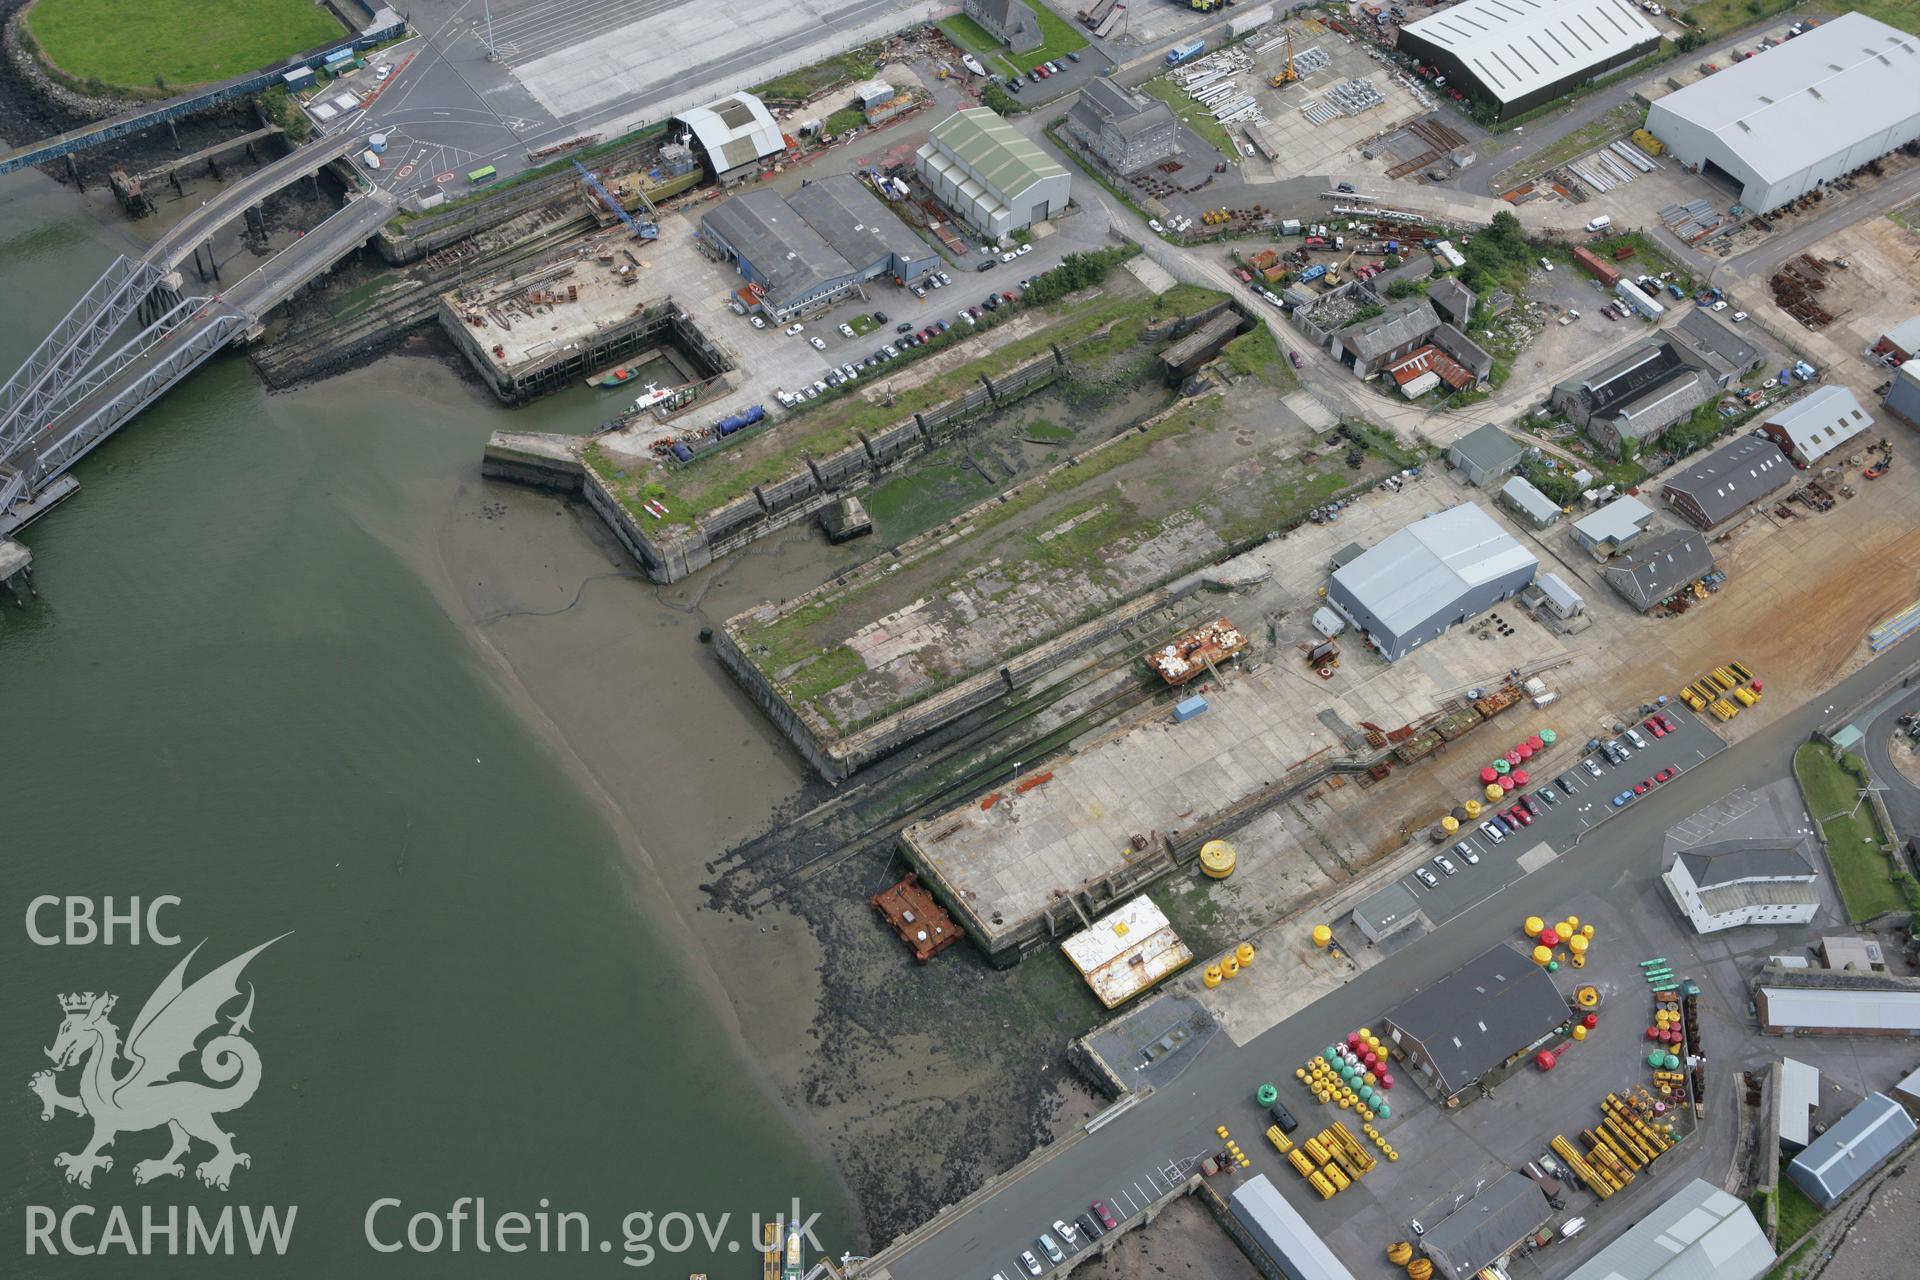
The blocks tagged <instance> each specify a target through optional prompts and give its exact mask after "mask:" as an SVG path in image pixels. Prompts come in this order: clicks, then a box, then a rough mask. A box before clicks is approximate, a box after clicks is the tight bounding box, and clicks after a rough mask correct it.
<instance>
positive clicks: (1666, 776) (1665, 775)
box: [1653, 765, 1680, 782]
mask: <svg viewBox="0 0 1920 1280" xmlns="http://www.w3.org/2000/svg"><path fill="white" fill-rule="evenodd" d="M1679 773H1680V771H1679V770H1678V769H1676V768H1674V767H1673V766H1672V765H1668V766H1667V767H1666V768H1664V769H1662V770H1661V771H1660V772H1658V773H1656V774H1654V775H1653V780H1654V781H1655V782H1672V781H1673V780H1674V778H1675V777H1677V776H1678V775H1679Z"/></svg>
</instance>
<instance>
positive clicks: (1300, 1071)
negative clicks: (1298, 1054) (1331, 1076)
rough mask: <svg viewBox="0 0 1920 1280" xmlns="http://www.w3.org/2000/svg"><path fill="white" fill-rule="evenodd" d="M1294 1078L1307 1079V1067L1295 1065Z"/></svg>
mask: <svg viewBox="0 0 1920 1280" xmlns="http://www.w3.org/2000/svg"><path fill="white" fill-rule="evenodd" d="M1293 1078H1294V1079H1295V1080H1305V1079H1306V1078H1307V1069H1306V1068H1305V1067H1295V1068H1294V1069H1293Z"/></svg>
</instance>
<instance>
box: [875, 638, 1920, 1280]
mask: <svg viewBox="0 0 1920 1280" xmlns="http://www.w3.org/2000/svg"><path fill="white" fill-rule="evenodd" d="M1916 662H1920V637H1916V638H1913V639H1909V640H1907V641H1905V642H1903V643H1902V644H1900V645H1898V646H1896V647H1895V648H1893V649H1892V650H1890V651H1888V652H1887V653H1886V654H1884V655H1882V656H1881V657H1879V658H1877V659H1875V660H1874V661H1873V662H1871V663H1869V664H1868V665H1867V666H1866V667H1864V668H1862V669H1861V670H1860V671H1859V672H1857V673H1855V674H1854V675H1852V676H1849V677H1848V678H1847V679H1845V680H1843V681H1841V682H1840V683H1839V684H1837V685H1836V686H1835V687H1834V688H1833V689H1831V690H1829V691H1828V693H1827V694H1825V695H1823V697H1822V699H1821V701H1820V704H1819V705H1816V704H1815V703H1811V702H1810V703H1807V704H1804V705H1802V706H1800V707H1798V708H1796V709H1794V710H1793V711H1792V712H1790V713H1788V714H1787V715H1786V716H1784V717H1782V718H1781V720H1780V721H1778V722H1777V723H1775V724H1774V725H1772V726H1770V727H1769V728H1767V729H1765V730H1762V731H1761V732H1760V733H1758V734H1756V735H1755V736H1754V737H1753V738H1751V739H1749V740H1748V741H1746V742H1743V743H1741V744H1739V745H1738V746H1734V747H1729V748H1726V749H1724V750H1722V751H1720V752H1718V753H1717V754H1713V755H1710V756H1709V757H1707V758H1705V759H1701V760H1698V761H1697V762H1696V763H1695V764H1694V765H1693V766H1692V767H1691V768H1688V769H1687V770H1686V771H1685V772H1683V773H1682V774H1681V775H1680V780H1679V781H1678V782H1677V783H1675V784H1672V785H1669V786H1665V787H1658V788H1656V789H1655V790H1654V791H1653V793H1651V794H1650V795H1648V796H1646V797H1644V798H1642V799H1640V800H1637V801H1636V802H1634V803H1633V804H1632V805H1630V806H1628V807H1627V808H1625V809H1624V810H1623V811H1620V812H1618V813H1617V814H1613V813H1612V812H1611V808H1610V806H1609V820H1608V821H1606V822H1605V824H1604V825H1603V826H1601V827H1599V828H1598V829H1597V830H1596V829H1591V828H1589V829H1587V830H1585V831H1583V832H1581V833H1579V834H1577V835H1575V837H1574V839H1575V840H1576V841H1577V850H1578V856H1561V857H1556V858H1554V859H1553V860H1551V861H1550V862H1548V863H1547V865H1546V866H1544V867H1543V868H1541V869H1540V870H1538V871H1536V872H1534V873H1533V874H1531V875H1529V876H1526V877H1524V889H1522V890H1521V892H1519V893H1516V892H1515V890H1516V889H1517V888H1520V885H1521V882H1520V881H1515V882H1514V883H1511V884H1508V885H1506V886H1504V887H1503V888H1502V889H1500V890H1499V891H1497V892H1494V893H1492V894H1489V895H1486V896H1485V897H1483V898H1482V899H1481V900H1480V901H1479V902H1478V903H1477V904H1476V905H1473V906H1472V907H1470V908H1468V909H1466V910H1465V911H1463V912H1462V913H1461V914H1460V915H1458V916H1456V917H1455V918H1453V919H1452V920H1450V921H1447V922H1445V923H1443V924H1440V925H1439V926H1437V927H1436V928H1435V929H1434V930H1433V931H1432V932H1430V933H1428V934H1427V935H1426V936H1424V937H1421V938H1419V939H1418V940H1416V941H1414V942H1412V943H1410V944H1408V945H1407V947H1406V948H1405V949H1404V950H1401V951H1399V952H1398V953H1396V954H1395V955H1394V956H1393V957H1392V958H1391V959H1390V960H1387V961H1384V962H1382V963H1379V964H1376V965H1374V966H1372V967H1371V968H1368V969H1366V970H1364V971H1363V972H1362V973H1360V974H1359V975H1358V976H1356V977H1355V978H1353V979H1352V980H1351V981H1350V982H1348V983H1347V984H1346V985H1345V986H1343V987H1342V988H1341V989H1340V990H1338V991H1336V992H1334V993H1332V994H1330V995H1328V996H1326V997H1324V998H1323V999H1321V1000H1320V1001H1318V1002H1317V1003H1315V1004H1313V1005H1311V1006H1309V1007H1308V1008H1307V1009H1306V1010H1304V1011H1303V1012H1301V1013H1299V1014H1297V1015H1295V1016H1294V1017H1291V1018H1288V1019H1287V1020H1285V1021H1284V1022H1281V1023H1280V1024H1278V1025H1276V1026H1275V1027H1273V1028H1271V1029H1270V1030H1268V1031H1266V1032H1264V1033H1262V1034H1261V1035H1259V1036H1257V1037H1255V1038H1254V1039H1253V1040H1251V1041H1249V1042H1248V1043H1247V1044H1245V1045H1244V1046H1236V1045H1234V1044H1233V1043H1232V1042H1231V1041H1230V1040H1229V1039H1227V1038H1226V1037H1223V1036H1215V1037H1212V1038H1211V1039H1210V1040H1208V1041H1206V1042H1205V1043H1204V1044H1203V1045H1201V1046H1200V1047H1199V1049H1198V1050H1197V1051H1196V1056H1195V1058H1194V1060H1193V1061H1192V1062H1191V1063H1190V1064H1189V1065H1188V1066H1187V1068H1186V1070H1185V1071H1184V1072H1183V1073H1182V1074H1181V1075H1179V1076H1178V1077H1177V1078H1176V1079H1175V1080H1174V1081H1173V1082H1172V1083H1171V1084H1169V1085H1166V1086H1164V1087H1162V1088H1160V1089H1159V1090H1157V1091H1156V1092H1153V1093H1151V1094H1147V1095H1145V1096H1144V1097H1142V1098H1141V1099H1140V1100H1139V1101H1138V1102H1137V1103H1136V1104H1135V1105H1133V1106H1132V1107H1131V1108H1130V1109H1128V1110H1126V1111H1125V1112H1122V1113H1119V1114H1117V1115H1115V1116H1114V1118H1113V1119H1112V1120H1111V1121H1110V1122H1108V1123H1107V1124H1105V1125H1104V1126H1102V1127H1101V1128H1099V1129H1098V1130H1096V1131H1095V1132H1093V1133H1091V1134H1087V1133H1082V1132H1076V1133H1075V1134H1073V1135H1072V1136H1070V1137H1068V1138H1066V1139H1064V1140H1062V1141H1061V1142H1060V1143H1059V1144H1058V1145H1057V1146H1056V1148H1055V1149H1054V1153H1053V1154H1052V1155H1051V1156H1050V1157H1048V1158H1045V1159H1039V1160H1036V1161H1034V1162H1033V1163H1031V1164H1030V1165H1028V1166H1027V1167H1025V1168H1024V1169H1023V1170H1022V1171H1020V1172H1019V1173H1018V1174H1017V1175H1016V1176H1014V1177H1012V1178H1010V1179H1009V1180H1008V1181H1007V1182H1005V1183H1003V1184H1002V1185H1000V1186H997V1187H995V1188H993V1190H992V1191H991V1193H990V1194H987V1195H984V1196H982V1197H980V1198H979V1199H978V1200H976V1201H974V1202H971V1203H968V1204H966V1205H964V1206H963V1207H960V1208H958V1209H954V1210H950V1211H948V1212H947V1213H945V1214H943V1215H941V1216H940V1217H937V1218H935V1219H934V1220H933V1221H932V1222H930V1223H928V1224H926V1225H925V1226H923V1227H921V1228H919V1229H918V1230H917V1231H915V1232H912V1233H909V1235H908V1236H907V1237H905V1238H903V1242H902V1246H901V1250H900V1252H899V1253H898V1255H897V1256H896V1255H895V1254H894V1252H893V1250H892V1249H891V1248H889V1249H888V1250H886V1251H883V1252H882V1253H881V1254H879V1255H876V1258H875V1259H874V1261H873V1262H871V1263H868V1264H867V1265H866V1266H865V1267H864V1268H862V1270H861V1271H860V1272H859V1275H860V1276H861V1277H862V1280H880V1278H881V1277H885V1278H886V1280H987V1278H988V1277H990V1276H991V1275H993V1273H994V1272H996V1271H998V1272H1001V1273H1002V1274H1004V1275H1006V1276H1009V1277H1013V1276H1018V1275H1022V1274H1024V1272H1023V1271H1022V1270H1021V1269H1020V1268H1019V1265H1018V1261H1017V1259H1018V1255H1019V1253H1020V1251H1021V1250H1023V1249H1034V1248H1036V1247H1037V1246H1036V1245H1035V1244H1034V1243H1033V1242H1034V1239H1035V1236H1036V1234H1037V1233H1038V1232H1039V1231H1042V1230H1045V1229H1047V1224H1048V1223H1050V1222H1052V1221H1053V1220H1054V1219H1056V1218H1065V1219H1067V1220H1069V1221H1071V1219H1072V1218H1073V1217H1075V1216H1076V1215H1078V1214H1079V1213H1081V1212H1084V1211H1085V1210H1086V1208H1087V1206H1088V1204H1089V1203H1090V1202H1091V1201H1093V1200H1095V1199H1105V1200H1106V1201H1107V1203H1108V1205H1109V1206H1110V1207H1111V1208H1113V1209H1114V1211H1115V1213H1116V1216H1118V1215H1119V1212H1120V1210H1121V1208H1123V1207H1124V1205H1125V1203H1126V1201H1124V1200H1122V1198H1121V1197H1122V1196H1126V1195H1128V1194H1129V1193H1135V1194H1136V1195H1137V1193H1138V1192H1141V1191H1146V1190H1149V1189H1151V1188H1153V1187H1155V1186H1159V1185H1162V1184H1163V1182H1164V1178H1163V1177H1162V1176H1161V1175H1160V1173H1159V1171H1161V1170H1169V1168H1170V1167H1171V1170H1172V1171H1178V1169H1179V1168H1181V1167H1182V1163H1183V1162H1186V1161H1191V1160H1192V1159H1193V1157H1194V1156H1195V1155H1196V1154H1198V1151H1199V1149H1201V1148H1211V1147H1212V1146H1215V1145H1217V1143H1215V1142H1213V1141H1212V1140H1211V1134H1212V1129H1213V1126H1214V1125H1215V1124H1218V1123H1220V1120H1221V1117H1222V1115H1223V1114H1224V1112H1225V1109H1226V1107H1227V1106H1228V1105H1229V1102H1230V1100H1231V1101H1233V1102H1238V1101H1240V1100H1241V1099H1243V1097H1244V1095H1245V1093H1246V1091H1247V1089H1248V1087H1249V1082H1250V1081H1257V1080H1261V1079H1268V1078H1271V1077H1272V1076H1273V1074H1274V1070H1275V1066H1274V1064H1276V1063H1289V1062H1293V1061H1296V1060H1297V1059H1299V1058H1300V1057H1301V1055H1302V1046H1314V1045H1320V1044H1325V1043H1329V1042H1331V1041H1333V1040H1335V1039H1338V1038H1339V1037H1340V1036H1342V1035H1343V1034H1344V1033H1345V1032H1346V1031H1347V1030H1349V1029H1351V1028H1353V1027H1355V1026H1360V1025H1364V1024H1368V1023H1370V1022H1372V1021H1373V1020H1374V1019H1375V1017H1376V1016H1377V1015H1378V1013H1379V1012H1380V1011H1381V1010H1382V1009H1386V1008H1390V1007H1392V1006H1393V1005H1394V1004H1396V1003H1398V1002H1399V1001H1401V1000H1404V999H1405V998H1406V997H1407V996H1408V995H1409V994H1411V992H1412V991H1413V990H1415V989H1417V987H1418V986H1419V985H1420V983H1419V981H1418V979H1417V978H1415V977H1412V976H1410V975H1420V976H1435V975H1441V974H1446V973H1450V972H1451V971H1453V970H1454V969H1456V968H1458V967H1459V966H1460V965H1461V964H1463V963H1465V962H1466V961H1467V960H1469V959H1471V958H1472V957H1473V956H1475V955H1477V954H1479V953H1480V952H1481V951H1483V950H1485V948H1486V946H1487V941H1488V939H1489V938H1492V937H1504V936H1507V935H1509V934H1510V933H1511V931H1512V928H1513V923H1514V921H1515V920H1518V919H1520V918H1521V917H1522V916H1525V915H1528V914H1531V913H1532V912H1533V910H1534V909H1535V904H1538V903H1540V902H1566V901H1573V900H1576V899H1582V898H1586V899H1591V898H1593V897H1596V896H1606V897H1608V898H1610V899H1613V900H1619V899H1622V898H1623V897H1628V896H1630V895H1632V894H1635V893H1637V892H1638V890H1639V888H1640V887H1641V885H1642V882H1643V881H1644V878H1645V876H1646V865H1647V864H1646V858H1647V852H1648V850H1649V849H1650V848H1651V849H1658V848H1659V847H1661V844H1662V841H1663V838H1664V836H1665V833H1666V831H1667V830H1668V828H1670V827H1672V826H1674V825H1676V824H1677V823H1679V822H1680V821H1681V820H1682V819H1684V818H1686V817H1687V816H1689V815H1690V814H1691V813H1693V812H1694V811H1695V810H1697V809H1699V808H1700V807H1701V806H1702V805H1704V804H1706V803H1709V802H1710V801H1712V800H1714V799H1716V798H1718V797H1721V796H1724V795H1727V794H1728V793H1730V792H1733V791H1735V790H1737V789H1739V788H1742V787H1751V788H1755V789H1757V788H1758V787H1761V786H1764V785H1766V784H1767V783H1768V782H1771V781H1773V780H1776V779H1778V778H1780V777H1782V776H1784V775H1786V774H1787V773H1788V771H1789V770H1790V767H1791V765H1790V760H1791V757H1792V752H1793V748H1794V747H1795V745H1797V744H1798V743H1799V742H1801V741H1804V740H1805V738H1806V737H1807V735H1808V734H1809V733H1811V732H1812V731H1813V730H1815V729H1817V728H1819V727H1820V726H1821V725H1822V724H1823V723H1824V722H1825V720H1826V719H1827V718H1828V711H1823V709H1822V708H1823V706H1826V707H1828V710H1830V706H1831V704H1840V705H1844V704H1846V703H1847V702H1849V701H1850V700H1858V699H1862V698H1864V697H1866V696H1868V695H1869V694H1871V692H1872V691H1873V690H1874V689H1875V688H1877V687H1878V686H1880V685H1883V684H1885V683H1887V682H1888V681H1889V680H1891V679H1893V678H1895V677H1896V676H1897V674H1898V673H1899V672H1901V671H1903V670H1905V669H1907V668H1908V667H1911V666H1912V665H1914V664H1915V663H1916ZM1672 714H1673V718H1674V719H1675V720H1676V722H1686V721H1689V720H1690V719H1691V717H1690V716H1689V715H1688V714H1687V713H1686V712H1685V711H1684V710H1681V711H1679V712H1676V713H1672ZM1703 732H1704V731H1703ZM1688 743H1693V748H1692V749H1695V750H1697V749H1698V748H1699V745H1700V744H1698V743H1695V742H1693V737H1692V736H1691V735H1688V736H1685V737H1683V738H1682V740H1681V745H1682V746H1683V747H1685V746H1686V744H1688ZM1660 745H1661V744H1660V743H1653V744H1651V745H1650V748H1649V750H1648V751H1647V752H1646V753H1643V755H1645V756H1647V757H1649V758H1659V757H1660V756H1661V754H1662V753H1661V751H1660V750H1659V747H1660ZM1636 764H1637V762H1636ZM1626 772H1627V770H1626V769H1624V768H1623V769H1615V770H1610V771H1609V773H1610V774H1611V775H1613V776H1615V777H1619V776H1624V775H1625V773H1626ZM1633 772H1634V775H1635V776H1636V777H1637V776H1638V769H1637V768H1635V769H1634V770H1633ZM1589 803H1591V801H1589ZM1562 808H1565V805H1564V804H1563V805H1562ZM1559 852H1560V853H1561V854H1562V855H1565V854H1568V853H1569V852H1572V850H1571V849H1567V848H1563V849H1561V850H1560V851H1559ZM1463 875H1464V873H1463ZM1246 1136H1247V1137H1249V1138H1251V1137H1255V1136H1257V1135H1255V1134H1254V1133H1253V1132H1252V1131H1249V1132H1248V1134H1247V1135H1246ZM1243 1140H1244V1139H1243ZM1696 1150H1697V1149H1696ZM1707 1172H1708V1176H1713V1175H1712V1173H1711V1171H1707ZM1143 1175H1145V1176H1144V1177H1143ZM1156 1179H1157V1180H1156ZM1295 1190H1297V1188H1295ZM1309 1212H1312V1211H1311V1210H1310V1211H1309ZM1616 1216H1618V1215H1616ZM1125 1225H1137V1217H1136V1218H1135V1219H1134V1220H1133V1221H1132V1222H1131V1223H1123V1226H1125ZM1626 1225H1627V1223H1626V1222H1625V1221H1620V1222H1608V1223H1606V1224H1604V1226H1603V1227H1602V1229H1601V1230H1598V1231H1594V1232H1590V1233H1589V1235H1590V1236H1592V1237H1594V1238H1593V1239H1591V1240H1584V1241H1582V1248H1583V1249H1586V1248H1592V1247H1597V1246H1598V1245H1599V1244H1600V1243H1601V1240H1602V1239H1603V1238H1604V1237H1605V1236H1608V1235H1610V1234H1612V1233H1613V1229H1614V1228H1616V1227H1617V1228H1624V1227H1625V1226H1626ZM1085 1252H1086V1250H1085V1249H1084V1247H1083V1248H1081V1249H1078V1250H1076V1254H1081V1253H1085ZM1072 1261H1074V1259H1069V1262H1070V1263H1071V1262H1072ZM1556 1265H1558V1264H1556ZM1054 1269H1055V1268H1051V1267H1049V1268H1047V1270H1049V1271H1052V1270H1054Z"/></svg>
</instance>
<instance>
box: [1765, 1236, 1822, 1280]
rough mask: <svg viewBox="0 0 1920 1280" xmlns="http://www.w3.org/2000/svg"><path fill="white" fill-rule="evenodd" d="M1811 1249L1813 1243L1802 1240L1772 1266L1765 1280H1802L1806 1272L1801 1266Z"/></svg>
mask: <svg viewBox="0 0 1920 1280" xmlns="http://www.w3.org/2000/svg"><path fill="white" fill-rule="evenodd" d="M1812 1247H1813V1241H1811V1240H1802V1241H1801V1242H1800V1243H1799V1244H1797V1245H1795V1246H1794V1247H1793V1248H1792V1249H1790V1250H1788V1251H1787V1253H1786V1254H1785V1256H1783V1257H1782V1258H1781V1259H1780V1261H1779V1262H1777V1263H1775V1264H1774V1267H1773V1270H1771V1271H1769V1272H1767V1280H1803V1277H1804V1276H1805V1275H1806V1274H1807V1272H1806V1268H1805V1267H1804V1266H1803V1265H1802V1264H1803V1263H1804V1262H1805V1261H1806V1252H1807V1250H1808V1249H1811V1248H1812Z"/></svg>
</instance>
